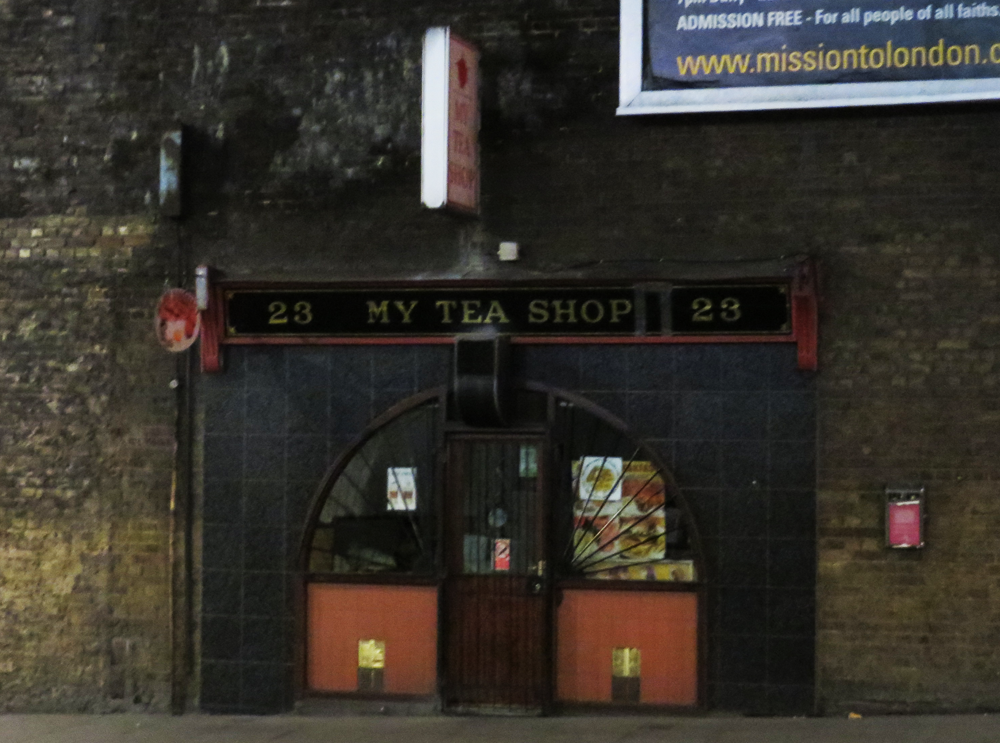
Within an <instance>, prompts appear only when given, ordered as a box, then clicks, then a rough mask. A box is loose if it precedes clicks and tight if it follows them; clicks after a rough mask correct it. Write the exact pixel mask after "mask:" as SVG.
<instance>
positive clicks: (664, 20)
mask: <svg viewBox="0 0 1000 743" xmlns="http://www.w3.org/2000/svg"><path fill="white" fill-rule="evenodd" d="M646 8H647V17H646V38H647V40H648V50H649V68H648V69H649V72H650V73H651V75H652V78H653V79H652V80H651V81H649V80H647V82H646V84H644V86H643V88H644V89H646V90H686V89H697V88H732V87H759V86H779V85H816V84H828V83H872V82H904V81H947V80H972V79H983V78H998V77H1000V4H998V5H993V4H990V3H989V2H978V3H961V2H948V3H922V4H912V3H906V2H894V3H893V2H885V1H884V2H877V0H868V1H867V2H864V1H861V2H858V1H856V0H647V4H646Z"/></svg>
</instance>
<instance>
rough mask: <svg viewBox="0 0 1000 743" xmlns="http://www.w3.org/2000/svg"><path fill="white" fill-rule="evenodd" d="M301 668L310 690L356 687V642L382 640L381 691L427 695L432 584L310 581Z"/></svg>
mask: <svg viewBox="0 0 1000 743" xmlns="http://www.w3.org/2000/svg"><path fill="white" fill-rule="evenodd" d="M307 600H308V627H307V633H308V638H307V640H308V644H307V646H306V658H307V660H306V667H307V678H308V684H309V688H310V689H313V690H314V691H355V690H357V688H358V641H359V640H383V641H384V642H385V671H384V682H383V683H384V691H385V692H386V693H388V694H432V693H434V691H435V688H436V682H437V629H438V598H437V588H434V587H425V586H354V585H335V584H330V583H311V584H309V587H308V593H307Z"/></svg>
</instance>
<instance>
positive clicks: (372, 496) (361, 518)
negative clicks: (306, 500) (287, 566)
mask: <svg viewBox="0 0 1000 743" xmlns="http://www.w3.org/2000/svg"><path fill="white" fill-rule="evenodd" d="M438 414H439V413H438V403H437V402H436V401H433V402H430V403H426V404H424V405H422V406H420V407H418V408H416V409H414V410H411V411H409V412H407V413H404V414H403V415H401V416H400V417H399V418H396V419H395V420H393V421H391V422H389V423H388V424H386V425H385V426H383V427H382V428H380V429H379V430H378V431H376V432H375V433H374V434H373V435H372V437H371V438H369V439H368V441H366V442H365V443H364V444H363V445H362V446H361V448H360V449H359V450H358V451H357V452H356V453H355V454H354V456H353V457H351V460H350V461H349V462H348V463H347V466H346V467H344V469H343V470H342V472H341V473H340V475H339V476H338V477H337V479H336V481H335V482H334V484H333V487H332V488H331V489H330V492H329V495H328V496H327V499H326V501H325V502H324V504H323V506H322V510H321V511H320V515H319V521H318V523H317V525H316V530H315V532H314V535H313V539H312V544H311V545H310V554H309V571H310V572H312V573H429V572H431V570H432V569H433V556H434V551H435V546H436V545H435V539H436V534H435V524H436V518H435V508H436V504H435V492H434V491H435V483H434V476H435V471H434V470H435V461H434V451H435V447H436V446H437V441H438Z"/></svg>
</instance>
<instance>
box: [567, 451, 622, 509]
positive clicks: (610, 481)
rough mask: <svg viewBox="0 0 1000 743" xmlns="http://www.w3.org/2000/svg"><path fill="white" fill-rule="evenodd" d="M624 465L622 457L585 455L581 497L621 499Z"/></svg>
mask: <svg viewBox="0 0 1000 743" xmlns="http://www.w3.org/2000/svg"><path fill="white" fill-rule="evenodd" d="M622 466H623V463H622V458H621V457H584V458H583V463H582V464H581V466H580V479H579V488H578V490H579V499H580V500H582V501H605V500H611V501H614V500H621V498H622Z"/></svg>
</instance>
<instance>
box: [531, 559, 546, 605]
mask: <svg viewBox="0 0 1000 743" xmlns="http://www.w3.org/2000/svg"><path fill="white" fill-rule="evenodd" d="M545 568H546V566H545V560H539V561H538V562H537V563H535V567H534V571H533V572H534V575H529V576H528V593H530V594H532V595H534V596H537V595H539V594H540V593H542V592H543V591H545Z"/></svg>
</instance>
